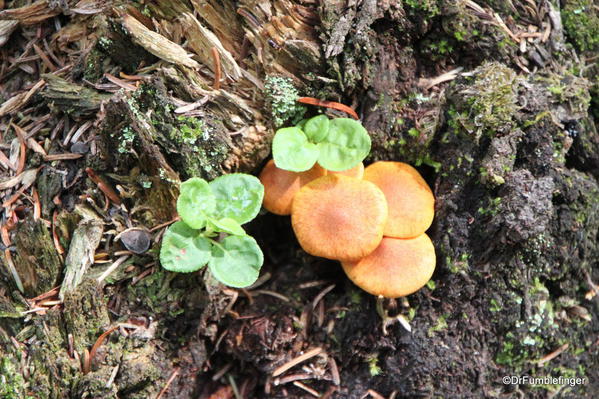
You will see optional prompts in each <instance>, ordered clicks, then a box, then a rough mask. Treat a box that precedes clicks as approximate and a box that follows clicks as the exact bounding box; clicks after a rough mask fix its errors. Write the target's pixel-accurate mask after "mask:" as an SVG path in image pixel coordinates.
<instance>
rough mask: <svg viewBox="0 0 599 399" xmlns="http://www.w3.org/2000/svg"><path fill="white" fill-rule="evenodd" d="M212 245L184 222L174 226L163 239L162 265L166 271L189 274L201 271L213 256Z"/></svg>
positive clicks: (161, 249) (161, 250)
mask: <svg viewBox="0 0 599 399" xmlns="http://www.w3.org/2000/svg"><path fill="white" fill-rule="evenodd" d="M210 247H211V243H210V240H208V239H207V238H206V237H203V236H201V235H200V232H199V231H198V230H195V229H192V228H191V227H189V226H188V225H186V224H185V223H183V222H176V223H174V224H172V225H171V226H170V227H169V228H168V230H167V231H166V233H164V237H163V238H162V247H161V248H160V263H161V264H162V267H164V268H165V269H166V270H170V271H172V272H181V273H189V272H195V271H196V270H199V269H201V268H202V267H203V266H205V265H206V263H208V261H209V260H210V257H211V256H212V254H211V251H210V249H211V248H210Z"/></svg>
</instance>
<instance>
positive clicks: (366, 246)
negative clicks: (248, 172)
mask: <svg viewBox="0 0 599 399" xmlns="http://www.w3.org/2000/svg"><path fill="white" fill-rule="evenodd" d="M386 220H387V201H386V200H385V195H384V194H383V192H382V191H381V190H380V189H379V188H378V187H377V186H376V185H374V184H373V183H370V182H367V181H364V180H358V179H355V178H352V177H347V176H343V175H333V174H331V175H327V176H324V177H320V178H318V179H316V180H314V181H312V182H310V183H308V184H306V185H305V186H304V187H302V188H301V189H300V190H299V191H298V193H297V194H296V195H295V198H294V199H293V205H292V209H291V224H292V226H293V230H294V231H295V235H296V237H297V239H298V241H299V243H300V245H301V246H302V248H303V249H304V250H305V251H306V252H308V253H309V254H311V255H314V256H321V257H323V258H328V259H336V260H343V261H352V260H358V259H360V258H363V257H364V256H366V255H368V254H369V253H371V252H372V251H374V250H375V249H376V247H377V246H378V245H379V243H380V242H381V239H382V238H383V228H384V226H385V222H386Z"/></svg>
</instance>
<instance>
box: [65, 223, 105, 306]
mask: <svg viewBox="0 0 599 399" xmlns="http://www.w3.org/2000/svg"><path fill="white" fill-rule="evenodd" d="M103 231H104V225H103V223H102V222H101V221H100V220H94V219H91V220H85V219H84V220H82V221H81V222H79V225H78V226H77V229H75V232H74V233H73V238H72V240H71V243H70V245H69V249H68V253H67V256H66V258H65V273H64V279H63V282H62V286H61V287H60V294H59V298H60V299H61V300H64V297H65V295H66V294H67V293H68V292H70V291H73V290H74V289H75V288H76V287H77V286H78V285H79V284H80V283H81V281H82V280H83V278H84V276H85V274H86V273H87V270H88V268H89V267H90V266H91V265H92V264H93V263H94V253H95V252H96V248H97V247H98V245H99V244H100V239H101V238H102V232H103Z"/></svg>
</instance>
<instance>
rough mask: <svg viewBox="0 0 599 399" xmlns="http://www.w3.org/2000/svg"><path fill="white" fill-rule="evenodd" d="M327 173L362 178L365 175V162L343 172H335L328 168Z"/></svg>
mask: <svg viewBox="0 0 599 399" xmlns="http://www.w3.org/2000/svg"><path fill="white" fill-rule="evenodd" d="M327 175H344V176H349V177H355V178H356V179H361V178H362V177H363V176H364V164H363V163H362V162H360V163H359V164H357V165H356V166H354V167H353V168H351V169H348V170H344V171H341V172H333V171H331V170H327Z"/></svg>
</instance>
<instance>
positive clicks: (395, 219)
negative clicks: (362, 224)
mask: <svg viewBox="0 0 599 399" xmlns="http://www.w3.org/2000/svg"><path fill="white" fill-rule="evenodd" d="M364 180H368V181H371V182H373V183H374V184H376V185H377V186H378V187H379V188H380V189H381V190H383V192H384V193H385V197H386V198H387V203H388V205H389V219H388V220H387V225H386V226H385V231H384V234H385V236H388V237H396V238H412V237H417V236H419V235H420V234H422V233H424V232H425V231H426V230H427V229H428V228H429V227H430V225H431V223H432V222H433V218H434V216H435V197H434V196H433V192H432V191H431V189H430V187H429V186H428V184H426V181H424V179H423V178H422V176H421V175H420V173H418V171H417V170H416V169H414V168H413V167H412V166H410V165H408V164H406V163H403V162H387V161H381V162H375V163H373V164H371V165H369V166H368V167H367V168H366V169H365V170H364Z"/></svg>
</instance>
